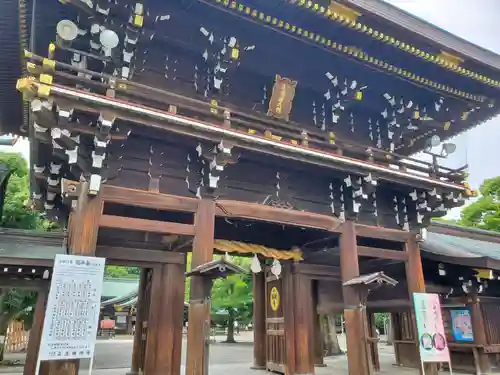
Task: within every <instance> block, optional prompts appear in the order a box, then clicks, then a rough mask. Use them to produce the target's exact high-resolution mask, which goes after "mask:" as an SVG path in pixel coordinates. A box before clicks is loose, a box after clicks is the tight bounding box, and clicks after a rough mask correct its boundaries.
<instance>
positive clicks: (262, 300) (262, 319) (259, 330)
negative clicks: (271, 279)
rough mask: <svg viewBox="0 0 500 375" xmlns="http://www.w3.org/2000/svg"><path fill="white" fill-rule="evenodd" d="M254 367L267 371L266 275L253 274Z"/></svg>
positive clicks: (262, 273) (261, 273) (263, 273)
mask: <svg viewBox="0 0 500 375" xmlns="http://www.w3.org/2000/svg"><path fill="white" fill-rule="evenodd" d="M253 301H254V302H253V332H254V338H253V366H252V368H253V369H255V370H265V369H266V348H267V345H266V273H265V272H260V273H258V274H253Z"/></svg>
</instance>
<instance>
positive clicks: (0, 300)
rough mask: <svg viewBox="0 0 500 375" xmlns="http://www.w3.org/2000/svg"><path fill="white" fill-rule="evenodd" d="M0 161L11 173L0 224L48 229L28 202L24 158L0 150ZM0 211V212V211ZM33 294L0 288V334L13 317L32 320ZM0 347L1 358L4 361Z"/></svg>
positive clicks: (27, 182)
mask: <svg viewBox="0 0 500 375" xmlns="http://www.w3.org/2000/svg"><path fill="white" fill-rule="evenodd" d="M0 164H3V165H5V166H7V168H8V169H9V170H10V171H11V175H10V178H9V181H8V184H7V189H6V192H5V199H4V206H3V215H0V227H4V228H17V229H33V230H36V229H38V230H48V229H51V228H53V224H52V223H51V222H49V221H48V220H44V219H43V217H42V215H41V214H40V213H38V212H35V211H34V210H33V209H32V208H31V205H30V190H29V170H28V165H27V162H26V160H24V159H23V157H22V156H21V155H19V154H16V153H9V152H0ZM0 214H1V213H0ZM35 302H36V293H34V292H29V291H25V290H16V289H0V333H1V334H3V333H5V330H6V329H7V326H8V324H9V323H10V321H11V320H12V319H21V320H23V321H24V324H25V326H26V327H27V328H29V327H30V326H31V324H32V320H33V312H34V306H35ZM3 351H4V348H3V346H2V347H1V348H0V360H3Z"/></svg>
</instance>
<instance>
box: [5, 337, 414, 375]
mask: <svg viewBox="0 0 500 375" xmlns="http://www.w3.org/2000/svg"><path fill="white" fill-rule="evenodd" d="M236 339H237V340H238V341H239V342H238V343H237V344H224V343H221V342H220V341H221V340H222V337H217V338H216V341H217V342H216V343H215V344H213V345H211V347H210V375H228V374H237V375H259V374H263V375H264V374H269V373H267V372H264V371H259V370H252V369H250V366H251V364H252V359H253V348H252V340H253V337H252V335H251V334H249V333H242V334H241V335H239V336H237V338H236ZM339 344H340V346H341V347H345V339H344V338H343V337H342V336H341V335H339ZM165 349H167V348H165ZM185 349H186V341H185V340H184V342H183V350H182V363H185V361H186V350H185ZM379 352H380V362H381V372H379V373H378V374H380V375H414V374H417V373H418V372H417V371H416V370H411V369H406V368H400V367H395V366H394V365H393V363H394V352H393V349H392V347H391V346H387V345H383V344H381V345H380V346H379ZM131 354H132V340H131V338H116V339H112V340H106V341H104V340H103V341H98V342H97V345H96V351H95V360H94V366H93V370H92V374H93V375H125V374H126V372H127V371H128V370H129V366H130V358H131ZM15 357H16V359H20V360H24V358H22V355H15V356H12V355H6V359H14V358H15ZM85 362H86V363H85ZM325 364H326V365H327V366H326V367H317V368H316V371H315V372H316V375H347V358H346V356H345V355H342V356H337V357H330V358H326V359H325ZM88 365H89V363H88V361H82V364H81V367H80V368H81V370H80V374H86V373H88V367H89V366H88ZM20 372H22V367H20V366H19V367H11V368H0V373H2V374H18V373H20ZM181 374H184V367H183V368H182V370H181Z"/></svg>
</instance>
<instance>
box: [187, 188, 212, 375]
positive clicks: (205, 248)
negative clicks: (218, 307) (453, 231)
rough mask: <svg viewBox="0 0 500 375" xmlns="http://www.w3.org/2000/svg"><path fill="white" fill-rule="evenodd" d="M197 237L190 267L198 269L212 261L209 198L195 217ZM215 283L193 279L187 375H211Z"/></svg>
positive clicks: (205, 199)
mask: <svg viewBox="0 0 500 375" xmlns="http://www.w3.org/2000/svg"><path fill="white" fill-rule="evenodd" d="M195 230H196V234H195V236H194V240H193V253H192V261H191V267H192V268H195V267H198V266H201V265H202V264H204V263H207V262H210V261H211V260H212V259H213V251H214V230H215V202H214V201H213V200H212V199H210V198H204V199H202V200H201V201H200V202H199V204H198V211H197V212H196V215H195ZM211 283H212V281H211V280H209V279H207V278H204V277H203V276H192V277H191V288H190V296H189V299H190V301H189V316H188V324H189V329H188V337H187V361H186V374H189V375H208V363H207V362H206V361H207V360H208V355H207V354H208V353H207V350H208V347H207V345H206V342H205V340H206V337H207V334H208V331H207V330H209V329H210V303H209V302H208V300H207V298H206V297H207V291H209V290H210V288H211Z"/></svg>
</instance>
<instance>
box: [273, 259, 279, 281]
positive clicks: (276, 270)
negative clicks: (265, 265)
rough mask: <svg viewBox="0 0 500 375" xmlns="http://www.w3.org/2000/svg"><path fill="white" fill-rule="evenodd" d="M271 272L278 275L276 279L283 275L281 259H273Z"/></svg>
mask: <svg viewBox="0 0 500 375" xmlns="http://www.w3.org/2000/svg"><path fill="white" fill-rule="evenodd" d="M271 273H272V274H273V275H274V276H276V280H277V279H279V277H280V275H281V263H280V262H279V260H277V259H275V260H273V264H272V266H271Z"/></svg>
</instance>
